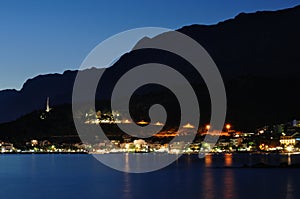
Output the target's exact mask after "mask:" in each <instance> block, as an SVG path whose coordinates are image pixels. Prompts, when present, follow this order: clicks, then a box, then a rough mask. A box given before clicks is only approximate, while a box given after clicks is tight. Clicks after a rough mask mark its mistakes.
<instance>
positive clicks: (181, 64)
mask: <svg viewBox="0 0 300 199" xmlns="http://www.w3.org/2000/svg"><path fill="white" fill-rule="evenodd" d="M299 19H300V6H297V7H295V8H290V9H285V10H280V11H272V12H269V11H268V12H257V13H251V14H245V13H242V14H239V15H238V16H236V17H235V18H234V19H230V20H227V21H224V22H220V23H218V24H216V25H209V26H204V25H191V26H186V27H183V28H181V29H179V30H178V31H180V32H182V33H184V34H186V35H188V36H190V37H192V38H193V39H195V40H196V41H198V42H199V43H200V44H201V45H202V46H203V47H204V48H205V49H206V50H207V51H208V52H209V54H210V55H211V57H212V58H213V60H214V61H215V62H216V64H217V66H218V68H219V70H220V72H221V74H222V76H223V78H224V81H225V86H226V91H227V97H228V114H227V121H230V122H232V123H233V124H234V125H235V127H237V128H242V129H246V130H248V129H249V130H250V129H253V128H255V127H257V126H261V125H264V124H267V123H278V122H285V121H287V120H291V119H294V118H300V106H299V101H300V92H298V85H300V78H299V75H300V67H299V66H300V56H299V46H300V37H299V35H300V26H299V25H297V24H298V23H299V22H298V21H299ZM146 40H147V42H148V41H149V40H150V42H151V39H146ZM153 40H155V38H154V39H153ZM140 42H143V41H140ZM140 42H139V43H140ZM139 45H140V44H139ZM173 56H174V55H171V54H168V53H166V52H159V51H151V50H148V51H147V50H146V51H145V50H144V51H143V50H140V51H132V52H130V53H127V54H125V55H123V56H122V57H121V58H120V59H119V60H118V61H117V62H116V63H115V64H114V65H113V66H112V67H110V68H109V69H108V70H106V72H105V76H104V78H103V80H102V81H103V82H106V85H107V87H106V88H105V89H104V90H101V89H100V91H99V92H98V98H102V99H104V98H107V97H109V95H110V92H111V90H112V88H113V86H114V84H115V82H116V81H117V80H118V78H119V77H121V76H122V74H124V73H125V72H126V71H128V70H129V69H130V68H132V67H134V66H136V65H139V64H142V63H147V62H148V61H153V60H156V61H157V62H159V63H164V64H166V65H171V66H172V67H174V68H176V69H177V70H178V71H180V72H181V73H182V74H183V75H185V76H186V77H187V79H189V80H190V82H191V83H192V85H193V87H194V89H195V90H196V91H197V93H198V96H199V98H201V99H200V101H201V102H200V104H202V105H200V106H202V107H203V108H204V110H206V111H207V112H209V109H208V108H207V102H209V99H207V97H208V96H207V92H206V88H205V86H204V85H203V82H202V80H201V78H199V75H198V74H196V73H195V71H194V70H193V69H192V68H191V67H190V66H189V65H188V63H186V62H185V61H184V60H181V59H178V58H174V57H173ZM93 70H97V69H91V70H87V71H85V72H94V71H93ZM100 70H101V69H100ZM76 74H77V71H66V72H64V73H63V74H49V75H40V76H38V77H35V78H33V79H30V80H28V81H27V82H26V83H25V84H24V86H23V88H22V89H21V90H20V91H16V90H4V91H0V110H1V114H0V122H9V121H12V120H15V119H17V118H19V117H20V116H22V115H25V114H27V113H30V112H32V111H34V110H40V109H43V108H44V107H45V105H46V99H47V97H50V103H51V105H52V106H56V105H61V104H70V103H71V97H72V88H73V83H74V79H75V76H76ZM150 90H151V89H150ZM160 91H162V90H160ZM143 92H145V91H143ZM205 93H206V94H205ZM152 96H156V97H153V98H155V99H156V98H158V97H157V96H158V95H153V94H152ZM150 101H151V100H150ZM154 101H155V100H154ZM164 101H165V103H167V102H168V98H167V97H166V98H164ZM205 104H206V105H205ZM172 105H173V104H170V105H169V106H172ZM146 107H147V106H146ZM202 110H203V109H202ZM207 115H209V113H208V114H207ZM204 122H206V121H205V120H204ZM13 124H14V125H15V122H14V123H13ZM6 125H7V124H6ZM19 128H21V126H19Z"/></svg>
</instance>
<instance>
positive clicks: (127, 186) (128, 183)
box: [122, 153, 132, 199]
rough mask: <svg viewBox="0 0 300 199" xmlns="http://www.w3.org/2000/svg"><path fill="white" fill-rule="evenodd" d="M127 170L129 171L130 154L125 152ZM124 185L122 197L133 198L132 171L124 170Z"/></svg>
mask: <svg viewBox="0 0 300 199" xmlns="http://www.w3.org/2000/svg"><path fill="white" fill-rule="evenodd" d="M125 171H129V154H128V153H126V154H125ZM123 179H124V183H123V185H124V187H123V197H122V198H128V199H130V198H132V191H131V181H130V173H128V172H124V178H123Z"/></svg>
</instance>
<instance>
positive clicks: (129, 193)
mask: <svg viewBox="0 0 300 199" xmlns="http://www.w3.org/2000/svg"><path fill="white" fill-rule="evenodd" d="M149 155H151V154H149ZM289 158H290V161H291V164H293V163H298V162H299V158H300V156H295V155H291V156H290V157H288V156H287V155H283V156H280V155H275V154H274V155H253V154H252V155H249V154H241V155H237V154H219V155H207V156H206V157H205V158H204V159H199V158H198V156H197V155H195V156H193V155H190V156H183V157H182V158H180V160H178V161H176V162H175V163H174V164H172V165H170V166H168V167H167V168H164V169H163V170H159V171H156V172H151V173H146V174H130V173H124V172H118V171H115V170H112V169H110V168H108V167H106V166H104V165H102V164H100V163H99V162H98V161H96V160H95V159H94V158H93V157H92V156H90V155H2V156H0V179H1V180H0V187H1V188H0V195H9V198H25V199H26V198H49V199H50V198H51V199H52V198H112V199H114V198H116V199H119V198H124V199H131V198H143V199H153V198H175V199H176V198H180V199H181V198H204V199H213V198H223V199H229V198H242V199H248V198H249V199H250V198H285V199H292V198H300V190H299V189H298V187H299V186H300V172H299V169H282V168H272V169H268V168H256V169H254V168H243V167H238V166H239V165H243V164H244V163H247V164H249V163H250V162H252V163H256V162H262V161H265V162H271V163H274V164H275V162H276V161H277V164H279V163H281V162H283V161H286V162H288V161H289ZM124 159H125V161H126V157H124Z"/></svg>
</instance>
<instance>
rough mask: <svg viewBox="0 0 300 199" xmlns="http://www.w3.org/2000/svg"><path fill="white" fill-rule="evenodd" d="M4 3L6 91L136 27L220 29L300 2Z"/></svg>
mask: <svg viewBox="0 0 300 199" xmlns="http://www.w3.org/2000/svg"><path fill="white" fill-rule="evenodd" d="M123 2H124V1H112V0H107V1H105V0H101V1H85V0H80V1H73V0H64V1H62V0H51V1H50V0H48V1H46V0H45V1H39V0H36V1H33V0H26V1H21V0H20V1H16V0H1V1H0V27H1V28H0V54H1V56H0V57H1V58H0V90H2V89H6V88H16V89H20V88H21V87H22V84H23V83H24V82H25V81H26V79H28V78H31V77H34V76H36V75H38V74H45V73H55V72H58V73H61V72H63V71H65V70H68V69H72V70H73V69H77V68H78V67H79V66H80V64H81V62H82V61H83V59H84V58H85V56H86V55H87V54H88V53H89V52H90V51H91V50H92V49H93V48H94V47H95V46H96V45H97V44H98V43H99V42H101V41H103V40H104V39H106V38H108V37H110V36H112V35H114V34H116V33H119V32H121V31H125V30H128V29H132V28H138V27H149V26H155V27H164V28H170V29H177V28H180V27H182V26H184V25H190V24H215V23H218V22H220V21H224V20H226V19H229V18H233V17H234V16H236V15H237V14H238V13H240V12H255V11H258V10H279V9H284V8H289V7H294V6H296V5H299V4H300V1H299V0H298V1H296V0H295V1H287V0H265V1H261V0H243V1H233V0H227V1H224V0H218V1H216V0H202V1H199V0H194V1H188V2H185V3H184V4H183V1H179V0H178V1H175V0H170V1H159V0H157V1H140V0H131V1H128V2H127V1H126V3H125V4H124V3H123Z"/></svg>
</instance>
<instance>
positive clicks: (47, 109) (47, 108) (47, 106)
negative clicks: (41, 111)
mask: <svg viewBox="0 0 300 199" xmlns="http://www.w3.org/2000/svg"><path fill="white" fill-rule="evenodd" d="M50 111H51V108H50V106H49V97H47V105H46V112H47V113H49V112H50Z"/></svg>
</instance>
